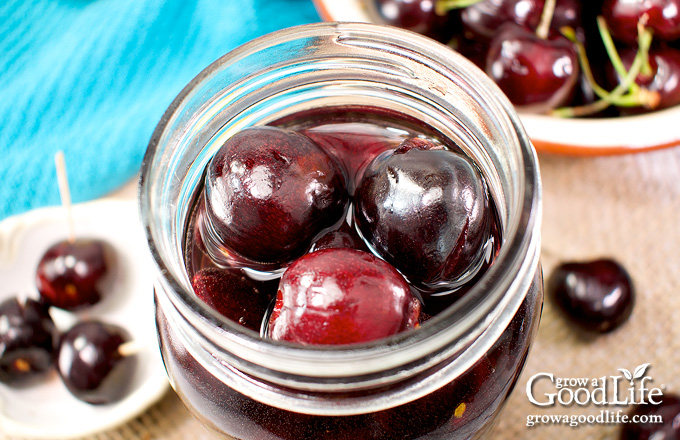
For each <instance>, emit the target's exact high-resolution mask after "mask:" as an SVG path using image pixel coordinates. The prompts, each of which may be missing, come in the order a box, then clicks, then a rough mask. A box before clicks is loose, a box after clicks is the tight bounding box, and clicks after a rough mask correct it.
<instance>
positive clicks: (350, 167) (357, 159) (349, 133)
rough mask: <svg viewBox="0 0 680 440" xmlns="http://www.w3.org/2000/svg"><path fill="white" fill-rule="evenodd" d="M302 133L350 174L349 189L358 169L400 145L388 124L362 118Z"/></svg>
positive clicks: (350, 189)
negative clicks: (382, 125)
mask: <svg viewBox="0 0 680 440" xmlns="http://www.w3.org/2000/svg"><path fill="white" fill-rule="evenodd" d="M303 133H304V134H305V135H307V136H309V137H310V138H311V139H312V140H313V141H314V142H316V143H317V144H318V145H319V146H320V147H321V148H323V150H324V151H326V152H328V153H330V154H332V155H333V157H335V159H336V160H337V161H338V162H339V163H341V164H342V165H343V166H344V169H345V170H346V171H347V173H348V176H349V178H348V182H347V187H348V190H349V192H350V193H353V192H354V189H355V186H356V181H357V180H358V178H359V176H360V175H361V172H362V171H363V169H364V168H365V167H366V165H368V163H369V162H370V161H371V160H373V158H374V157H375V156H377V155H378V154H380V153H382V152H383V151H387V150H391V149H393V148H395V147H396V146H397V145H399V140H395V137H394V132H393V131H390V130H389V128H386V127H378V126H376V125H373V124H367V123H361V122H345V123H334V124H329V125H322V126H320V127H314V128H312V129H310V130H304V131H303Z"/></svg>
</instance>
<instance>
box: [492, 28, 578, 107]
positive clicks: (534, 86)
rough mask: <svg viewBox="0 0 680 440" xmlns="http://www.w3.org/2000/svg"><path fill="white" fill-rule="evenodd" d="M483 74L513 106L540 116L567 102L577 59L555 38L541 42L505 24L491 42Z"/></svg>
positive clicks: (564, 42) (563, 41)
mask: <svg viewBox="0 0 680 440" xmlns="http://www.w3.org/2000/svg"><path fill="white" fill-rule="evenodd" d="M486 73H487V75H489V76H490V77H491V79H493V80H494V81H495V82H496V84H498V86H499V87H500V88H501V90H503V92H504V93H505V94H506V95H507V96H508V98H510V101H512V103H513V104H515V105H516V106H518V107H520V108H523V109H524V110H526V111H535V112H541V113H542V112H545V111H547V110H550V109H553V108H556V107H558V106H562V105H564V104H566V103H567V102H569V100H570V99H571V97H572V94H573V92H574V89H575V87H576V85H577V82H578V79H579V64H578V55H577V53H576V49H575V48H574V45H573V43H572V42H570V41H569V40H568V39H567V38H565V37H563V36H561V35H559V34H556V33H552V34H551V35H550V36H549V37H548V38H545V39H543V38H539V37H538V36H537V35H536V34H535V33H534V32H532V31H531V30H529V29H527V28H524V27H521V26H517V25H512V24H509V25H505V26H504V27H503V28H502V29H501V30H500V31H499V32H498V33H497V35H496V37H494V39H493V40H491V43H490V45H489V52H488V53H487V57H486Z"/></svg>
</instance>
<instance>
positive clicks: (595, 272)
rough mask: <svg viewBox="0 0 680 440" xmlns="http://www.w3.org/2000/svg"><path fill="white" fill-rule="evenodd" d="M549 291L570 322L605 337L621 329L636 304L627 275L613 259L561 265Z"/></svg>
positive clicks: (555, 273) (633, 291) (552, 277)
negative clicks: (610, 332) (608, 333)
mask: <svg viewBox="0 0 680 440" xmlns="http://www.w3.org/2000/svg"><path fill="white" fill-rule="evenodd" d="M547 287H548V293H549V294H550V295H551V296H552V298H553V300H554V301H555V303H556V304H557V305H558V306H559V307H560V309H561V310H562V311H563V312H564V314H565V315H566V316H567V317H568V318H569V319H571V320H572V321H573V322H574V323H576V324H577V325H579V326H581V327H583V328H585V329H586V330H590V331H594V332H600V333H606V332H609V331H612V330H614V329H616V328H617V327H619V326H620V325H622V324H623V323H624V322H625V321H626V320H627V319H628V317H629V316H630V315H631V313H632V311H633V306H634V304H635V290H634V287H633V282H632V280H631V278H630V275H629V274H628V271H627V270H626V269H625V268H624V267H623V266H622V265H621V264H620V263H618V262H616V261H614V260H611V259H599V260H593V261H586V262H568V263H562V264H560V265H559V266H558V267H557V268H556V269H555V270H554V271H553V273H552V275H551V277H550V279H549V280H548V286H547Z"/></svg>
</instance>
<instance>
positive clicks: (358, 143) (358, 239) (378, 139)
mask: <svg viewBox="0 0 680 440" xmlns="http://www.w3.org/2000/svg"><path fill="white" fill-rule="evenodd" d="M273 125H275V126H278V127H284V128H286V129H291V130H294V131H297V132H299V133H302V134H304V135H306V136H308V137H309V138H310V139H312V140H313V141H314V142H315V143H316V144H317V145H318V146H319V147H321V149H322V150H323V151H325V152H326V153H328V155H330V156H331V157H332V158H333V159H334V160H335V161H336V162H337V163H339V164H340V166H341V167H342V169H343V170H344V173H345V182H346V187H347V192H348V193H349V201H348V203H349V206H348V207H347V211H348V212H349V214H348V215H347V216H346V218H345V220H344V221H342V222H340V223H335V224H333V225H332V226H331V227H327V228H326V229H325V230H323V231H322V232H321V233H319V234H317V236H316V238H315V239H314V240H312V242H311V244H310V245H309V246H308V250H307V252H306V253H309V252H312V251H315V250H318V249H328V248H340V247H348V248H352V249H358V250H361V251H369V249H375V248H376V247H381V246H382V247H384V242H385V241H386V240H387V238H388V237H389V236H392V235H394V234H395V233H399V234H401V235H404V234H406V233H407V232H408V230H414V231H415V229H416V228H418V227H419V226H420V223H422V222H439V223H440V224H444V226H446V227H449V228H450V229H455V228H459V229H458V230H459V231H460V230H461V229H465V230H466V231H468V232H467V233H466V234H467V238H466V240H467V241H468V243H466V244H465V247H464V252H466V253H467V254H469V255H467V256H466V257H465V258H463V257H462V256H461V255H455V256H454V257H455V258H456V259H460V260H465V259H468V260H475V261H476V262H475V264H474V268H473V270H471V271H468V273H467V274H466V278H465V280H464V282H461V283H451V282H450V280H449V279H445V277H443V276H442V275H441V274H442V273H444V269H442V268H438V267H437V265H442V264H444V261H445V260H446V258H447V255H446V254H443V255H435V254H433V250H437V249H442V248H443V249H448V251H447V252H449V254H450V253H451V252H450V249H451V248H452V247H453V246H452V244H451V243H449V244H446V243H438V242H437V240H436V238H432V237H431V236H432V234H433V233H434V232H432V230H434V229H435V228H434V227H433V228H422V229H423V230H424V232H423V234H425V236H423V237H418V240H413V241H415V242H417V243H421V242H422V243H425V245H424V246H428V247H429V248H432V249H429V250H428V249H424V250H421V249H416V250H413V251H412V252H411V253H410V254H409V253H407V251H408V248H407V245H404V246H403V249H402V248H400V249H398V251H399V252H398V254H400V255H403V256H405V257H404V258H401V259H400V258H399V255H391V256H388V254H387V252H386V251H385V252H383V253H382V254H381V255H380V256H381V258H383V259H386V260H387V261H388V262H389V263H391V264H392V265H394V266H395V267H396V268H397V270H399V271H400V272H401V273H402V274H407V275H405V276H406V278H407V282H409V284H410V288H411V290H412V292H413V294H414V295H415V296H416V297H417V298H420V299H421V300H422V302H423V304H422V316H421V321H422V320H424V319H427V318H429V317H431V316H433V315H436V314H437V313H439V312H440V311H442V310H443V309H445V308H446V307H448V306H449V305H451V304H452V303H453V302H455V301H456V300H457V299H458V298H460V297H461V296H462V295H463V294H464V293H465V292H466V291H467V290H469V288H470V287H471V286H472V285H474V283H475V281H476V280H477V279H478V278H479V277H480V276H481V275H482V274H483V273H484V271H485V270H486V268H487V267H488V266H489V265H490V264H491V263H492V261H493V258H494V257H495V255H496V254H497V252H498V249H499V246H500V232H499V228H498V220H497V216H496V214H495V212H496V211H495V205H494V202H493V199H492V198H491V197H490V196H489V194H488V191H487V190H486V184H485V183H484V182H483V181H482V186H478V187H477V188H475V191H474V194H475V195H476V198H478V199H482V200H478V201H477V203H478V204H479V206H483V207H484V209H483V210H481V211H479V212H481V214H475V215H481V216H482V218H481V219H480V218H474V217H472V216H471V215H470V216H469V217H468V223H466V224H461V225H457V226H456V225H454V226H451V225H448V224H446V223H447V222H448V223H451V222H452V220H450V219H451V218H453V217H455V216H454V215H453V214H452V213H445V215H446V216H447V217H443V218H448V220H441V218H442V215H441V213H440V212H437V210H436V209H434V210H430V211H428V207H414V208H413V209H414V210H417V211H418V213H417V214H418V216H421V215H423V217H422V220H421V217H417V218H414V219H413V221H412V224H408V223H405V224H402V223H403V222H402V220H401V219H400V218H399V217H397V216H393V215H392V216H390V215H388V213H384V214H382V217H383V218H387V219H388V220H389V221H392V220H391V219H392V218H395V219H396V220H394V221H392V223H393V225H394V226H391V227H389V228H380V229H379V230H377V229H375V228H374V229H371V228H370V227H367V228H364V230H363V231H359V230H358V229H359V228H357V226H356V221H358V220H356V221H355V219H359V217H361V215H360V214H356V215H354V216H353V215H352V211H353V210H354V209H355V208H353V206H354V205H356V200H357V197H359V195H358V194H359V191H361V190H362V189H360V188H358V185H359V184H360V183H361V182H362V178H363V177H364V174H365V173H366V170H367V169H370V168H369V165H370V166H372V165H371V163H372V161H373V159H374V158H376V157H377V156H381V157H382V156H390V155H391V154H392V153H391V152H393V151H394V150H396V149H397V148H398V147H399V146H400V145H401V144H402V143H403V142H404V141H405V140H407V139H413V138H418V139H424V140H425V141H427V142H430V141H432V142H434V144H435V145H437V146H438V147H437V149H438V148H444V149H448V150H451V151H454V152H456V153H459V154H460V155H461V156H463V157H466V156H464V155H463V154H462V152H461V151H460V149H459V148H458V146H457V145H456V144H455V143H454V142H452V141H450V140H448V139H445V138H442V137H441V136H440V135H439V134H438V133H436V132H435V131H434V130H432V129H431V128H429V127H427V126H424V125H423V124H422V123H420V122H419V121H416V120H413V119H409V118H407V117H405V116H403V115H397V114H393V113H389V112H386V111H384V110H378V109H374V108H341V109H333V110H325V111H319V110H315V111H312V112H307V113H300V114H297V115H293V116H290V117H287V118H285V119H282V120H279V121H276V122H275V123H274V124H273ZM409 148H410V147H409ZM413 150H415V149H413ZM401 153H403V152H401ZM441 153H442V152H441V151H420V150H418V151H409V152H408V155H409V156H410V155H413V156H417V155H419V154H420V155H423V156H425V157H427V155H428V154H431V155H433V157H434V158H433V159H431V160H429V162H431V163H440V162H442V163H443V161H441V160H440V159H439V155H440V154H441ZM406 155H407V154H396V155H394V157H395V158H400V157H401V156H404V157H406ZM466 160H467V161H468V162H469V163H470V164H471V163H472V162H471V161H469V159H466ZM444 162H445V161H444ZM460 163H465V168H464V169H461V174H464V175H465V176H466V177H465V179H469V178H470V177H469V173H470V171H469V170H470V166H469V164H467V163H466V161H462V162H460ZM398 164H399V162H397V165H398ZM456 166H459V165H457V163H454V165H451V164H447V167H445V168H444V172H446V173H452V172H453V173H455V172H456V170H455V167H456ZM472 169H476V166H474V165H472ZM452 170H453V171H452ZM418 171H419V170H418ZM437 172H439V171H438V170H437ZM409 173H411V174H409ZM477 173H478V171H477ZM421 174H423V173H421ZM404 176H406V177H409V178H412V177H413V176H415V174H414V172H412V171H411V170H406V171H405V172H404ZM416 177H417V176H416ZM422 178H423V179H424V180H426V182H423V183H424V184H423V185H422V186H423V187H426V188H428V189H431V188H430V186H428V185H431V184H430V183H429V182H430V181H432V180H433V178H432V176H428V175H425V177H422ZM465 179H459V180H461V181H463V182H465V185H467V182H468V180H465ZM435 180H436V179H435ZM443 180H446V181H447V182H448V181H450V178H449V179H448V180H447V179H443ZM454 183H455V182H454ZM450 185H451V184H449V186H450ZM364 186H365V187H366V186H368V187H369V189H366V190H365V192H364V193H363V194H362V197H363V199H364V200H365V199H367V198H369V201H370V198H371V197H374V195H375V194H376V193H377V192H379V191H378V190H376V189H374V188H371V186H370V185H364ZM374 186H375V185H374ZM447 189H448V188H447ZM465 189H466V190H467V189H468V188H467V187H466V188H465ZM199 194H200V191H199ZM373 210H374V211H375V209H373ZM357 211H358V209H357ZM423 213H424V214H423ZM208 217H209V215H208V214H207V209H206V203H205V199H204V197H201V196H200V195H199V197H197V201H196V206H195V207H194V210H193V214H192V216H191V217H190V223H189V228H188V231H189V232H188V234H187V238H186V265H187V271H188V274H189V276H190V277H191V278H192V280H193V285H194V290H195V291H196V293H197V295H198V296H199V297H200V298H201V299H203V300H204V301H205V302H206V303H208V304H209V305H211V306H212V307H213V308H215V309H216V310H218V311H219V312H220V313H221V314H222V315H224V316H226V317H228V318H230V319H231V320H233V321H236V322H240V323H241V324H243V325H245V326H246V327H248V328H250V329H252V330H256V331H258V330H259V329H260V327H261V326H260V323H259V322H258V319H257V318H258V316H259V317H261V320H260V321H264V320H265V317H266V315H267V308H268V307H269V308H271V307H272V306H273V301H274V299H275V296H276V292H277V283H278V281H277V280H278V278H280V275H281V272H282V271H283V268H282V269H281V270H280V271H279V273H278V274H276V273H275V271H271V272H261V273H259V274H255V275H253V272H252V271H249V270H248V267H251V266H250V262H249V261H248V260H247V259H245V258H244V259H239V257H238V256H234V257H232V259H231V260H230V261H229V262H228V263H226V264H225V262H224V261H220V262H218V263H216V262H215V258H211V256H210V252H208V249H207V248H208V247H209V244H208V245H207V244H206V243H204V240H203V237H204V236H205V235H202V234H201V232H202V231H201V225H202V224H205V222H206V221H210V219H209V218H208ZM470 218H472V219H473V221H474V222H476V223H477V224H479V225H483V227H482V226H479V227H478V229H480V230H481V231H484V232H483V235H482V236H480V237H474V235H472V233H471V232H470V231H472V229H471V228H473V227H475V226H474V224H475V223H473V226H471V225H470V221H469V219H470ZM440 224H438V225H437V228H441V227H442V226H441V225H440ZM374 231H376V232H375V239H376V240H377V241H374V242H373V243H367V242H369V241H370V239H369V238H367V234H370V233H374ZM405 231H406V232H405ZM203 233H204V234H205V232H203ZM459 233H460V232H459ZM421 235H422V234H421ZM461 236H462V235H461ZM471 237H472V238H471ZM402 238H403V237H402ZM406 238H408V237H406ZM444 238H448V237H444ZM428 240H429V241H428ZM440 240H441V238H440ZM398 241H403V240H398ZM263 248H266V243H265V244H264V245H263ZM380 251H382V249H379V252H380ZM473 254H477V255H473ZM413 256H415V257H416V259H422V265H423V266H428V271H427V274H428V275H427V278H426V279H427V281H428V282H423V281H422V280H421V279H420V278H423V277H422V276H420V274H421V273H422V272H423V271H422V270H419V269H418V268H417V267H414V266H417V265H418V262H417V261H414V258H413ZM427 258H430V259H429V260H428V259H427ZM451 259H452V258H449V260H451ZM447 263H448V262H447ZM465 264H470V263H465ZM429 266H431V267H429ZM463 267H465V266H463ZM244 268H246V270H244ZM255 269H256V270H260V269H261V267H260V266H255ZM217 272H222V275H217ZM263 273H264V274H265V275H264V276H263V275H262V274H263ZM408 274H411V278H409V275H408ZM434 274H440V275H434ZM217 278H220V279H221V280H223V281H220V282H219V283H217V282H215V280H216V279H217ZM263 278H266V279H267V280H266V281H261V279H263ZM272 278H273V279H272ZM440 278H444V279H445V282H444V281H441V279H440ZM433 279H434V280H435V281H438V282H441V283H442V286H443V287H440V288H437V283H436V282H429V281H431V280H433ZM229 280H232V281H233V282H232V283H230V285H228V284H229ZM410 281H412V282H410ZM225 283H226V284H225ZM244 285H247V288H243V287H242V286H244ZM232 286H233V288H232ZM239 286H240V287H239ZM239 289H241V291H242V294H243V295H244V296H245V297H246V298H244V297H241V298H234V295H238V290H239ZM225 292H226V293H225ZM225 298H233V299H230V300H225ZM248 304H250V305H251V307H250V308H248ZM265 305H266V306H265ZM246 309H248V310H246Z"/></svg>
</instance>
